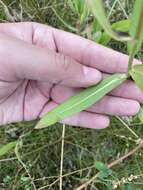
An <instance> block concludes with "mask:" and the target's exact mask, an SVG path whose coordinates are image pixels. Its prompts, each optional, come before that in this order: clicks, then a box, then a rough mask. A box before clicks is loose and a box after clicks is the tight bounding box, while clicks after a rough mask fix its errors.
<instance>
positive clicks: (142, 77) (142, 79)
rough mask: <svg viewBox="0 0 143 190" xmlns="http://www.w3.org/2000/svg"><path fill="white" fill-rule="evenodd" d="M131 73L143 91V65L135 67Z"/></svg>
mask: <svg viewBox="0 0 143 190" xmlns="http://www.w3.org/2000/svg"><path fill="white" fill-rule="evenodd" d="M129 73H130V75H131V77H132V79H133V80H134V81H135V82H136V84H137V85H138V87H139V88H140V89H141V90H142V91H143V64H141V65H135V66H133V67H132V69H131V70H130V72H129Z"/></svg>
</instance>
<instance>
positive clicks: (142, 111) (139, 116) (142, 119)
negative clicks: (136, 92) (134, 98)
mask: <svg viewBox="0 0 143 190" xmlns="http://www.w3.org/2000/svg"><path fill="white" fill-rule="evenodd" d="M138 118H139V120H140V121H141V122H142V123H143V105H141V108H140V111H139V113H138Z"/></svg>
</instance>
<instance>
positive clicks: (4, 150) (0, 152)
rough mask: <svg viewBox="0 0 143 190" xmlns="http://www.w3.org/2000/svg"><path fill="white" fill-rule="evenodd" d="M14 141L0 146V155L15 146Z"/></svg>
mask: <svg viewBox="0 0 143 190" xmlns="http://www.w3.org/2000/svg"><path fill="white" fill-rule="evenodd" d="M16 143H17V142H16V141H14V142H11V143H8V144H6V145H3V146H2V147H1V148H0V156H4V155H5V154H7V153H8V152H10V151H11V150H12V149H14V147H15V146H16Z"/></svg>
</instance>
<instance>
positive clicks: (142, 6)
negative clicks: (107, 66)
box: [36, 0, 143, 129]
mask: <svg viewBox="0 0 143 190" xmlns="http://www.w3.org/2000/svg"><path fill="white" fill-rule="evenodd" d="M86 4H87V5H88V7H89V9H90V10H91V12H92V13H93V15H94V16H95V18H96V19H97V21H98V23H99V24H100V25H101V27H102V28H103V29H104V30H105V32H106V33H107V35H108V36H110V37H111V38H113V39H115V40H118V41H125V42H127V44H128V50H129V62H128V72H127V73H126V74H115V75H113V76H112V77H109V78H107V79H105V80H103V81H102V82H101V83H99V84H98V85H96V86H94V87H90V88H87V89H86V90H84V91H83V92H81V93H80V94H78V95H76V96H74V97H71V98H69V100H67V101H66V102H64V103H63V104H61V105H60V106H58V107H57V108H55V109H53V110H52V111H50V112H49V113H48V114H47V115H46V116H44V117H43V118H42V119H41V121H40V122H39V123H38V124H37V126H36V129H40V128H45V127H47V126H49V125H52V124H54V123H56V122H58V121H60V120H62V119H64V118H66V117H68V116H71V115H73V114H75V113H77V112H80V111H82V110H84V109H86V108H88V107H89V106H91V105H92V104H93V103H96V102H97V101H99V100H100V99H101V98H102V97H103V96H105V95H106V94H107V93H109V92H110V91H111V90H113V89H114V88H115V87H117V86H119V85H120V84H121V83H123V82H124V81H125V80H126V79H127V78H128V77H132V79H133V80H134V81H135V82H136V84H137V85H138V86H139V87H140V88H141V89H142V90H143V82H142V81H143V65H140V66H132V65H133V59H134V57H135V55H136V53H137V52H138V51H139V49H140V47H141V45H142V42H143V22H142V18H143V0H136V1H135V5H134V10H133V14H132V18H131V21H130V27H129V35H121V34H120V33H119V32H117V31H116V30H113V28H112V26H111V25H110V23H109V21H108V20H107V18H106V14H105V10H104V8H103V4H102V0H88V1H86ZM115 81H116V82H115Z"/></svg>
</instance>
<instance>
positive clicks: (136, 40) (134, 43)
mask: <svg viewBox="0 0 143 190" xmlns="http://www.w3.org/2000/svg"><path fill="white" fill-rule="evenodd" d="M142 18H143V4H142V10H141V12H140V16H139V19H138V20H137V31H136V34H135V36H134V39H133V41H132V49H131V52H130V55H129V62H128V75H129V71H130V69H131V68H132V65H133V60H134V57H135V54H136V49H137V46H138V44H139V41H140V35H141V33H142V25H143V24H142V22H143V21H142Z"/></svg>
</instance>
